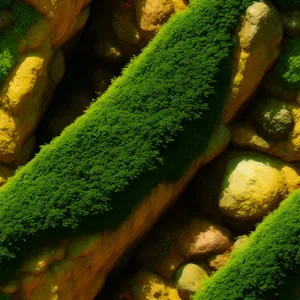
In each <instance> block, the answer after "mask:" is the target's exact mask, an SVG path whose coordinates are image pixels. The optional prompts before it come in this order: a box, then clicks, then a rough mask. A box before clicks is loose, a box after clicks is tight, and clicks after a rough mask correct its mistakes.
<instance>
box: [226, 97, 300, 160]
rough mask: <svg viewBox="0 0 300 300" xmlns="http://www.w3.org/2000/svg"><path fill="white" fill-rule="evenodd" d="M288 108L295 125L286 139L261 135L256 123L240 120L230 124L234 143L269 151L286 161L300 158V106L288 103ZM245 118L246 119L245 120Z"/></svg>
mask: <svg viewBox="0 0 300 300" xmlns="http://www.w3.org/2000/svg"><path fill="white" fill-rule="evenodd" d="M286 105H287V106H286V108H287V109H288V110H289V111H290V112H291V114H292V117H293V121H294V126H293V128H292V130H291V132H290V134H289V135H288V137H287V138H286V139H282V140H279V141H272V140H270V139H266V138H264V137H263V136H261V135H260V134H259V133H258V132H257V131H256V130H255V128H254V125H253V124H251V123H250V122H248V121H247V120H245V119H246V118H247V117H246V116H242V118H243V121H241V120H238V121H236V122H235V123H234V124H232V125H231V126H230V131H231V135H232V143H233V144H234V145H236V146H239V147H244V148H249V149H254V150H258V151H261V152H267V153H268V154H269V155H271V156H276V157H280V158H281V159H283V160H284V161H287V162H290V161H299V160H300V107H299V106H298V105H297V104H292V103H287V104H286ZM244 120H245V121H244Z"/></svg>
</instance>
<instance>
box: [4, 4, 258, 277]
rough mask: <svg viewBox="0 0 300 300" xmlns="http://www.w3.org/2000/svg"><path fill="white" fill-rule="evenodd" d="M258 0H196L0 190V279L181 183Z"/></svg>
mask: <svg viewBox="0 0 300 300" xmlns="http://www.w3.org/2000/svg"><path fill="white" fill-rule="evenodd" d="M252 2H253V1H252V0H251V1H250V0H249V1H248V0H247V1H242V0H216V1H213V2H212V1H211V0H194V1H191V4H190V6H189V8H188V9H186V10H185V11H184V12H182V13H180V14H178V15H176V16H174V17H172V18H171V19H170V20H169V21H168V23H167V24H166V26H163V28H162V30H161V31H160V32H159V33H158V35H157V36H156V37H155V39H154V40H153V41H152V42H151V43H150V44H149V46H148V47H147V48H146V49H145V50H144V51H143V53H142V54H141V55H140V56H139V57H137V58H135V59H133V60H132V62H131V63H130V64H129V65H128V66H127V68H126V69H125V70H124V71H123V73H122V76H121V77H120V78H118V79H116V80H115V81H114V82H113V83H112V85H111V86H110V88H109V89H108V91H107V92H106V93H104V94H103V95H102V96H101V98H99V99H98V101H96V102H95V103H94V104H93V105H92V106H91V107H90V108H89V109H88V111H87V112H86V113H85V115H83V116H82V117H80V118H78V119H77V120H76V121H75V122H74V124H72V125H71V126H69V127H67V128H66V129H65V130H64V131H63V133H62V134H61V136H60V137H58V138H56V139H54V140H53V141H52V142H51V143H50V144H49V145H47V146H44V147H43V148H42V149H41V151H40V153H39V154H38V155H37V156H36V157H35V158H34V159H33V160H32V161H31V162H30V163H28V164H27V165H26V166H25V167H23V168H22V169H21V170H19V171H18V172H17V174H16V175H15V176H14V177H13V178H12V179H10V180H9V182H8V183H7V184H6V185H5V186H3V187H2V188H1V193H0V228H1V231H0V267H1V269H2V270H5V272H0V279H3V278H5V277H7V276H8V275H9V273H11V274H14V272H15V270H16V267H17V266H18V265H19V263H20V261H22V259H23V256H22V255H23V254H24V253H26V252H29V251H30V249H32V248H35V247H37V245H41V244H43V243H44V242H46V241H50V240H51V239H54V240H55V239H59V238H62V237H66V236H70V235H72V234H77V235H78V234H80V233H81V232H83V233H86V232H87V231H88V230H91V229H93V230H101V231H108V230H110V229H115V228H117V227H118V226H119V224H120V222H122V221H123V220H124V219H126V218H127V217H128V215H129V214H130V213H131V211H132V210H133V209H134V207H136V205H137V204H138V203H139V202H140V201H142V199H143V198H144V196H145V195H146V194H147V193H149V192H150V190H151V189H152V188H153V187H154V186H155V185H156V184H157V183H158V182H161V181H173V180H176V179H178V178H179V177H180V176H181V175H182V174H183V172H184V171H185V170H186V169H187V168H188V166H189V165H190V164H191V162H192V161H193V160H194V159H195V158H196V157H197V155H199V154H200V153H202V152H203V151H205V149H206V147H207V144H208V141H209V139H210V137H211V135H212V133H213V131H214V130H215V128H216V125H217V124H218V123H219V122H220V120H221V114H222V111H223V105H224V100H225V98H226V97H225V95H226V93H227V89H228V86H229V84H230V77H231V76H230V71H231V51H232V49H233V46H234V42H235V41H234V40H235V39H234V38H233V32H234V29H235V26H236V24H237V22H238V19H239V16H240V14H241V13H242V12H243V11H244V10H245V9H246V7H247V5H249V4H250V3H252Z"/></svg>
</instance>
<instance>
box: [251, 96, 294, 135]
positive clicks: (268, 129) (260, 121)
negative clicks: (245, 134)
mask: <svg viewBox="0 0 300 300" xmlns="http://www.w3.org/2000/svg"><path fill="white" fill-rule="evenodd" d="M249 111H250V114H251V118H252V120H253V122H254V124H255V126H256V129H257V130H258V132H259V133H260V134H261V135H262V136H264V137H266V138H267V139H270V140H275V141H276V140H281V139H284V138H286V137H287V136H288V135H289V133H290V132H291V130H292V128H293V126H294V122H293V117H292V114H291V112H290V111H289V110H288V109H287V105H286V104H285V103H284V102H282V101H280V100H278V99H276V98H258V99H256V102H254V103H253V105H251V106H250V107H249Z"/></svg>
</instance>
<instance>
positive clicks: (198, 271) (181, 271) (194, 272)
mask: <svg viewBox="0 0 300 300" xmlns="http://www.w3.org/2000/svg"><path fill="white" fill-rule="evenodd" d="M206 278H208V274H207V272H206V271H205V269H203V267H202V266H201V265H199V264H197V263H186V264H183V265H181V266H180V267H179V268H178V270H177V271H176V273H175V286H176V288H177V290H178V291H179V295H180V296H181V298H182V299H184V300H189V299H190V296H192V295H193V294H194V293H196V292H197V291H199V290H200V288H201V287H202V286H203V284H202V281H203V279H206Z"/></svg>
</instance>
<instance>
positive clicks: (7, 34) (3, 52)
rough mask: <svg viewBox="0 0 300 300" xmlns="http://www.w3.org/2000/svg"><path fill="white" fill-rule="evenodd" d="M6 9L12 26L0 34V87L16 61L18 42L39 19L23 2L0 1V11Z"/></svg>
mask: <svg viewBox="0 0 300 300" xmlns="http://www.w3.org/2000/svg"><path fill="white" fill-rule="evenodd" d="M8 8H9V9H11V10H12V12H13V13H14V24H13V26H12V27H11V28H8V29H6V30H4V31H3V32H0V85H1V84H2V83H3V81H4V80H5V78H6V76H7V75H8V73H9V71H10V70H11V69H12V68H13V67H14V66H15V64H16V63H17V61H18V58H19V53H18V49H17V46H18V41H19V40H20V38H21V37H22V36H23V35H24V34H25V32H26V30H27V29H28V27H29V26H30V25H31V24H33V23H34V22H35V21H37V19H38V17H39V15H38V14H37V13H36V12H35V11H34V10H33V9H32V8H30V7H29V6H27V5H25V4H24V3H23V2H20V1H17V2H14V1H13V0H4V1H3V0H1V1H0V9H8Z"/></svg>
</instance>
